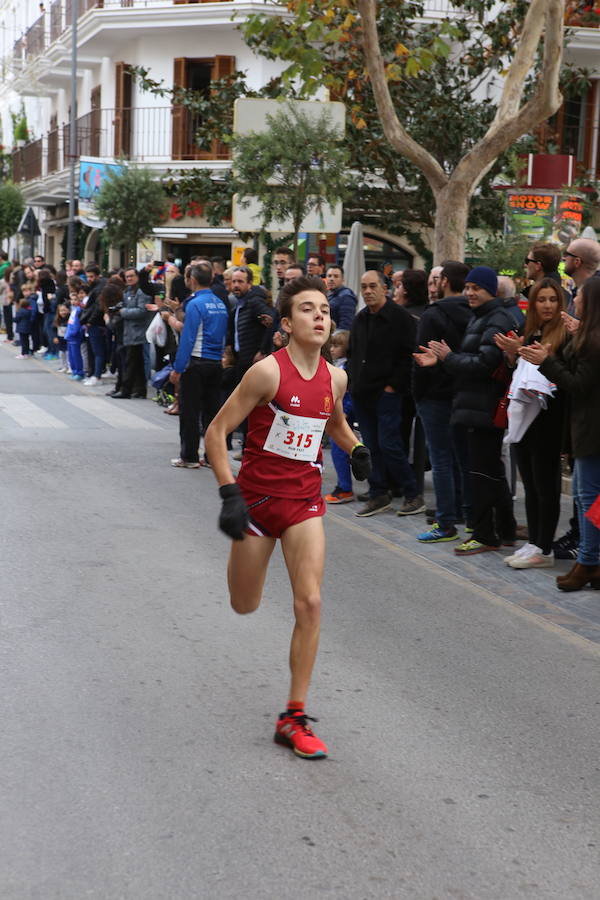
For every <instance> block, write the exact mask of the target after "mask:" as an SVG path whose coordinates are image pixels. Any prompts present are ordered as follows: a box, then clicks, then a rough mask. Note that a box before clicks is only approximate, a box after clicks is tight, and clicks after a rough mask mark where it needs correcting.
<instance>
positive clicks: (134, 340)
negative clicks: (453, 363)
mask: <svg viewBox="0 0 600 900" xmlns="http://www.w3.org/2000/svg"><path fill="white" fill-rule="evenodd" d="M146 303H152V300H151V299H150V297H149V296H148V294H144V292H143V291H142V290H141V288H139V287H137V286H136V287H135V288H132V289H130V290H126V291H125V293H124V294H123V308H122V309H121V318H122V319H123V346H124V347H132V346H133V345H135V344H145V343H146V329H147V328H148V325H149V321H150V318H152V316H153V315H154V313H150V314H149V313H148V310H147V309H146Z"/></svg>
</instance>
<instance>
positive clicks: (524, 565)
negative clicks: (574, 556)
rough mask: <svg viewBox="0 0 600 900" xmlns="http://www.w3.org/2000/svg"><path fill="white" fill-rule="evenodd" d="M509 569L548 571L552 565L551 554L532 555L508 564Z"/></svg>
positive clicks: (552, 558)
mask: <svg viewBox="0 0 600 900" xmlns="http://www.w3.org/2000/svg"><path fill="white" fill-rule="evenodd" d="M509 565H510V567H511V569H549V568H551V567H552V566H553V565H554V554H553V553H548V554H544V553H532V554H531V556H522V557H521V558H520V559H514V560H513V561H512V562H511V563H509Z"/></svg>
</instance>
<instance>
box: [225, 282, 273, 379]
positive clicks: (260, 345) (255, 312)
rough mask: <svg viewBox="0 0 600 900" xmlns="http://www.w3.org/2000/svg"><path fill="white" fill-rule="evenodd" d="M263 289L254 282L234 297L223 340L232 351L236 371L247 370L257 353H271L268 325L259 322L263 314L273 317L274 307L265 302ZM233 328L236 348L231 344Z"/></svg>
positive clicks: (269, 328) (233, 341)
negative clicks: (225, 335)
mask: <svg viewBox="0 0 600 900" xmlns="http://www.w3.org/2000/svg"><path fill="white" fill-rule="evenodd" d="M264 298H265V292H264V290H263V289H262V288H261V287H259V286H258V285H254V286H253V287H251V288H250V290H249V291H248V292H247V293H246V294H244V295H243V296H242V297H240V298H239V299H238V302H237V304H236V306H235V309H233V310H232V311H231V313H230V316H229V330H228V332H227V343H228V345H229V346H231V348H232V349H233V352H234V357H235V361H236V365H237V366H238V368H239V370H240V371H244V370H245V369H249V368H250V366H251V365H252V363H253V361H254V357H255V356H256V354H257V353H259V352H260V353H262V354H263V355H264V356H268V354H269V353H270V352H271V344H272V339H271V333H272V328H271V326H268V327H266V326H265V325H263V324H262V322H260V320H259V317H260V316H263V315H267V316H270V317H271V319H274V317H275V310H274V309H273V307H272V306H269V305H268V303H265V299H264ZM236 328H237V337H238V345H239V346H238V349H236V347H235V335H236Z"/></svg>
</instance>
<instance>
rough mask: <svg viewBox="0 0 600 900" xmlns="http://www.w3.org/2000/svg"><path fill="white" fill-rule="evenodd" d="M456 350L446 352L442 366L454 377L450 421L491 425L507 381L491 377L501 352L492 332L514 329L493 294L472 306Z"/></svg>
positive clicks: (508, 315) (504, 331)
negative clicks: (477, 304) (458, 347)
mask: <svg viewBox="0 0 600 900" xmlns="http://www.w3.org/2000/svg"><path fill="white" fill-rule="evenodd" d="M472 312H473V316H472V318H471V320H470V322H469V324H468V325H467V328H466V331H465V335H464V338H463V340H462V343H461V345H460V350H459V351H458V352H452V353H449V354H448V356H447V357H446V359H445V360H444V362H443V364H442V370H443V371H444V372H446V373H447V374H449V375H451V376H452V377H453V378H454V400H453V404H452V418H451V420H450V421H451V423H452V424H453V425H466V426H468V427H469V428H494V427H495V426H494V421H493V420H494V414H495V412H496V408H497V406H498V400H499V399H500V398H501V397H502V395H503V394H504V392H505V390H506V387H507V383H506V382H503V381H502V380H499V379H498V378H494V373H496V372H498V370H499V368H500V367H501V365H502V363H503V361H504V354H503V353H502V350H500V349H499V347H497V346H496V344H495V343H494V335H495V334H498V333H501V334H508V332H509V331H512V330H513V329H514V322H513V319H512V316H511V315H510V313H509V312H508V310H506V309H505V308H504V306H503V305H502V300H501V299H500V298H499V297H494V298H493V299H492V300H488V302H487V303H483V304H482V305H481V306H477V307H475V308H474V309H473V310H472Z"/></svg>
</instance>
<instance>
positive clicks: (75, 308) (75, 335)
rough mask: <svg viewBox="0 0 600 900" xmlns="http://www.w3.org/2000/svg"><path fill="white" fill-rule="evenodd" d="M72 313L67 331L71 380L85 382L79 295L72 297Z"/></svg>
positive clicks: (66, 338)
mask: <svg viewBox="0 0 600 900" xmlns="http://www.w3.org/2000/svg"><path fill="white" fill-rule="evenodd" d="M72 297H74V299H72V302H71V312H70V314H69V319H68V322H67V328H66V331H65V340H66V342H67V353H68V357H69V366H70V367H71V373H72V374H71V378H72V379H73V380H74V381H83V359H82V356H81V342H82V341H83V328H82V327H81V324H80V322H79V317H80V315H81V301H80V299H79V294H74V295H72Z"/></svg>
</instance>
